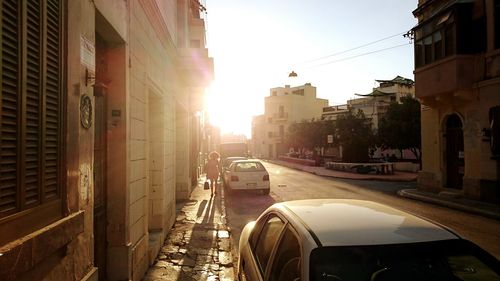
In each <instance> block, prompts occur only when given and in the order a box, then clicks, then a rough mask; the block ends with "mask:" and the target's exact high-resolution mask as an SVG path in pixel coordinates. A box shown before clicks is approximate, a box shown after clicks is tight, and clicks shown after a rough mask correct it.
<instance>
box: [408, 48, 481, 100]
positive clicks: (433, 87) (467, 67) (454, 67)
mask: <svg viewBox="0 0 500 281" xmlns="http://www.w3.org/2000/svg"><path fill="white" fill-rule="evenodd" d="M476 61H478V60H477V56H475V55H455V56H452V57H449V58H447V59H444V60H441V61H439V62H436V63H433V64H430V65H426V66H425V67H421V68H418V69H416V70H415V87H416V89H415V90H416V91H415V96H416V97H417V98H426V97H431V96H437V95H441V94H447V93H454V92H461V91H464V90H470V89H472V85H473V83H475V82H477V81H478V80H480V79H481V77H480V76H481V73H482V69H481V65H480V63H476Z"/></svg>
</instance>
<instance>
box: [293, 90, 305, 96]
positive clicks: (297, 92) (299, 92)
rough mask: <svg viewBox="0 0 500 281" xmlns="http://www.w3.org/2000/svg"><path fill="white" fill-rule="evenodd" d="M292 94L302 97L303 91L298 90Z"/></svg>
mask: <svg viewBox="0 0 500 281" xmlns="http://www.w3.org/2000/svg"><path fill="white" fill-rule="evenodd" d="M292 94H294V95H298V96H303V95H304V89H299V90H295V91H292Z"/></svg>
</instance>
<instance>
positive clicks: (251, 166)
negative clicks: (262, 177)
mask: <svg viewBox="0 0 500 281" xmlns="http://www.w3.org/2000/svg"><path fill="white" fill-rule="evenodd" d="M265 170H266V169H265V168H264V166H263V165H262V164H261V163H259V162H241V163H236V166H235V167H234V171H235V172H256V171H265Z"/></svg>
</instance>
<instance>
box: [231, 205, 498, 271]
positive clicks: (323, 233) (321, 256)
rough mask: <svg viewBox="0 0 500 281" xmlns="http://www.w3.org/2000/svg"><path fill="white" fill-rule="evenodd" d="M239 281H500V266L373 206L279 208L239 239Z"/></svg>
mask: <svg viewBox="0 0 500 281" xmlns="http://www.w3.org/2000/svg"><path fill="white" fill-rule="evenodd" d="M239 253H240V256H239V261H238V271H237V276H238V278H239V280H241V281H243V280H252V281H259V280H268V281H288V280H289V281H299V280H301V281H306V280H314V281H319V280H331V281H351V280H353V281H354V280H356V281H360V280H367V281H385V280H436V281H437V280H440V281H443V280H500V278H499V272H500V265H499V261H498V260H497V259H496V258H495V257H493V256H492V255H490V254H488V253H487V252H485V251H484V250H482V249H480V248H479V247H478V246H476V245H475V244H473V243H472V242H469V241H467V240H465V239H462V238H461V237H459V236H458V235H457V234H455V233H453V232H452V231H450V230H448V229H446V228H444V227H442V226H439V225H437V224H435V223H432V222H429V221H427V220H425V219H422V218H419V217H416V216H414V215H411V214H408V213H405V212H403V211H400V210H397V209H394V208H391V207H388V206H385V205H381V204H378V203H374V202H370V201H360V200H341V199H338V200H336V199H315V200H300V201H289V202H282V203H277V204H274V205H273V206H271V207H269V208H268V209H267V210H266V211H264V212H263V213H262V214H261V215H260V216H259V218H258V219H257V221H255V222H251V223H248V224H247V225H246V226H245V227H244V229H243V231H242V233H241V236H240V241H239Z"/></svg>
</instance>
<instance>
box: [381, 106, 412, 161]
mask: <svg viewBox="0 0 500 281" xmlns="http://www.w3.org/2000/svg"><path fill="white" fill-rule="evenodd" d="M378 143H379V145H380V146H381V147H382V148H394V149H399V151H401V152H402V151H403V150H404V149H410V151H411V152H412V153H413V154H414V155H415V157H416V158H417V159H419V160H420V156H421V155H420V148H421V139H420V103H419V102H418V100H416V99H414V98H412V97H403V98H401V103H391V104H390V105H389V108H388V110H387V113H386V114H385V115H384V117H382V119H381V120H380V122H379V128H378ZM401 155H402V153H401Z"/></svg>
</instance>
